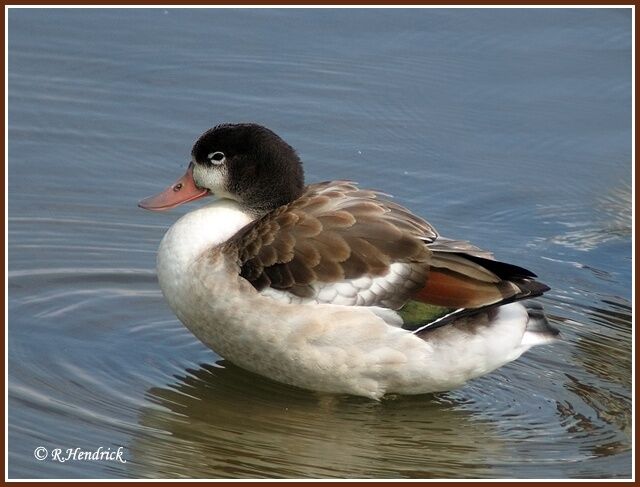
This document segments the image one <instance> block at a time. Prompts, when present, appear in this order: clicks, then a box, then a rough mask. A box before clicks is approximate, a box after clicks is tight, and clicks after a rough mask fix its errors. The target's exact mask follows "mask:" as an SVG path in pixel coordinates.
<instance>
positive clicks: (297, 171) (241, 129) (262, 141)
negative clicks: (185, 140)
mask: <svg viewBox="0 0 640 487" xmlns="http://www.w3.org/2000/svg"><path fill="white" fill-rule="evenodd" d="M303 188H304V173H303V170H302V163H301V162H300V158H299V157H298V155H297V154H296V152H295V150H294V149H293V148H292V147H291V146H290V145H289V144H287V143H286V142H285V141H284V140H282V139H281V138H280V137H278V136H277V135H276V134H275V133H273V132H272V131H271V130H269V129H267V128H265V127H262V126H260V125H257V124H253V123H242V124H224V125H218V126H216V127H214V128H212V129H209V130H207V131H206V132H205V133H204V134H202V135H201V136H200V138H199V139H198V140H197V141H196V143H195V144H194V146H193V149H192V150H191V164H190V166H189V170H188V171H187V174H185V176H184V177H183V178H182V179H180V180H178V181H177V182H176V183H175V184H174V185H173V186H171V187H170V188H168V189H167V191H165V192H164V193H162V196H163V198H164V199H163V198H159V197H160V196H161V195H158V196H157V197H152V198H147V199H146V200H144V201H143V202H141V206H142V207H144V208H148V209H158V210H159V209H168V208H172V207H174V206H177V205H178V204H181V203H184V202H186V201H192V200H194V199H197V198H200V197H202V196H206V195H208V194H212V195H215V196H218V197H219V198H229V199H233V200H236V201H238V202H239V203H240V204H241V205H243V206H245V207H246V208H247V209H248V210H250V211H252V212H254V213H258V214H260V213H266V212H268V211H271V210H273V209H275V208H278V207H279V206H282V205H285V204H287V203H290V202H291V201H293V200H295V199H296V198H298V197H299V196H300V195H301V194H302V191H303ZM183 191H184V193H183ZM181 193H182V194H181ZM183 197H184V199H182V198H183ZM154 198H155V199H154Z"/></svg>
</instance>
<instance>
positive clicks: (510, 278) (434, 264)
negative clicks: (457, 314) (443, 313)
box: [412, 239, 549, 309]
mask: <svg viewBox="0 0 640 487" xmlns="http://www.w3.org/2000/svg"><path fill="white" fill-rule="evenodd" d="M449 242H453V243H454V244H455V245H454V244H449ZM429 247H430V249H431V251H432V256H431V263H430V267H429V273H428V275H427V281H426V283H425V285H424V287H423V288H422V289H420V290H419V291H417V292H416V294H415V295H414V296H413V298H412V299H415V300H417V301H421V302H423V303H428V304H433V305H437V306H444V307H446V308H453V309H461V308H464V309H470V308H471V309H473V308H482V307H485V306H488V305H495V304H507V303H511V302H514V301H520V300H522V299H528V298H533V297H536V296H540V295H542V294H543V293H545V292H546V291H548V290H549V286H547V285H545V284H543V283H541V282H539V281H536V280H535V277H536V275H535V274H534V273H533V272H531V271H529V270H527V269H524V268H522V267H518V266H516V265H512V264H507V263H505V262H499V261H496V260H492V259H491V258H489V256H490V254H488V253H486V252H483V251H480V250H479V249H478V251H475V250H474V249H475V248H472V249H469V251H466V252H461V251H460V245H459V242H456V241H448V240H440V239H438V240H436V241H435V242H434V244H432V245H430V246H429Z"/></svg>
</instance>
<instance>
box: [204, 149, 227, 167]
mask: <svg viewBox="0 0 640 487" xmlns="http://www.w3.org/2000/svg"><path fill="white" fill-rule="evenodd" d="M207 159H209V162H211V164H215V165H216V166H218V165H220V164H222V163H223V162H224V153H223V152H220V151H216V152H212V153H210V154H207Z"/></svg>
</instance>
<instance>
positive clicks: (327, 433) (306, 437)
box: [129, 362, 503, 478]
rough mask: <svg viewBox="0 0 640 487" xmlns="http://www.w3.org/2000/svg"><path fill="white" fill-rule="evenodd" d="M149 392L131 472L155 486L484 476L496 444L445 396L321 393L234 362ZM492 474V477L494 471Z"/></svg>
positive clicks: (482, 424)
mask: <svg viewBox="0 0 640 487" xmlns="http://www.w3.org/2000/svg"><path fill="white" fill-rule="evenodd" d="M223 365H224V366H223V367H221V366H219V365H218V366H211V365H202V366H201V367H200V368H199V369H197V370H187V371H186V372H185V374H184V376H180V377H178V376H176V381H175V383H173V384H170V385H169V386H167V387H164V388H151V389H149V391H148V393H147V394H148V398H149V399H150V400H151V402H153V403H154V404H155V405H156V406H157V407H149V408H146V409H144V410H143V411H142V414H141V416H140V425H141V426H142V428H141V429H140V431H141V433H140V434H139V435H137V436H136V437H135V438H134V439H133V441H132V444H131V446H130V448H129V452H130V456H131V460H130V462H129V468H130V469H131V471H130V474H131V475H132V476H136V477H154V478H159V477H160V478H169V477H171V478H175V477H180V478H204V477H206V478H330V477H337V478H445V477H456V478H461V477H488V476H492V469H491V468H490V467H489V466H487V463H488V462H487V461H486V460H487V459H488V458H496V457H497V456H500V455H499V451H500V450H501V449H502V448H503V442H502V441H501V439H500V438H499V436H498V435H497V434H496V433H495V432H494V431H492V424H491V423H490V422H487V421H483V420H481V419H479V418H476V417H474V415H473V413H470V412H467V411H460V410H457V409H456V406H457V404H456V403H455V402H453V401H452V400H450V399H449V398H448V397H447V395H446V394H442V395H422V396H404V397H386V398H384V399H383V400H382V401H381V402H375V401H371V400H367V399H363V398H357V397H351V396H333V395H322V394H317V393H313V392H309V391H304V390H301V389H296V388H293V387H288V386H284V385H282V384H279V383H276V382H272V381H270V380H267V379H264V378H262V377H259V376H257V375H254V374H251V373H248V372H245V371H243V370H241V369H239V368H237V367H235V366H233V365H232V364H229V363H226V362H225V363H223ZM493 475H495V472H493Z"/></svg>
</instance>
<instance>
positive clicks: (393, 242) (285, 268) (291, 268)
mask: <svg viewBox="0 0 640 487" xmlns="http://www.w3.org/2000/svg"><path fill="white" fill-rule="evenodd" d="M225 245H226V248H225V253H226V254H227V255H234V256H236V261H237V265H238V266H239V270H240V275H241V276H242V277H244V278H245V279H246V280H248V281H249V282H250V283H251V284H252V285H253V286H254V287H255V288H256V289H257V290H258V291H261V292H262V293H263V294H267V295H269V296H270V297H272V298H276V299H284V300H286V301H288V302H294V301H296V302H309V301H315V302H323V303H334V304H345V305H365V306H383V307H388V308H392V309H399V308H401V307H402V306H403V305H405V304H406V303H407V302H408V301H409V300H414V301H420V302H423V303H429V304H433V305H436V306H441V307H444V308H449V309H477V308H482V307H485V306H489V305H497V304H502V303H507V302H511V301H515V300H520V299H526V298H528V297H533V296H538V295H540V294H542V293H544V292H545V291H546V290H548V287H547V286H545V285H544V284H541V283H539V282H538V281H536V280H534V279H533V278H534V277H535V275H534V274H533V273H532V272H530V271H528V270H526V269H523V268H521V267H518V266H514V265H511V264H506V263H503V262H499V261H496V260H493V256H492V254H491V253H489V252H487V251H484V250H482V249H480V248H478V247H475V246H474V245H472V244H470V243H469V242H466V241H461V240H451V239H446V238H443V237H440V236H439V235H438V233H437V232H436V230H435V229H434V228H433V227H432V226H431V225H430V224H429V223H427V222H426V221H425V220H423V219H421V218H419V217H417V216H416V215H414V214H412V213H411V212H410V211H409V210H407V209H406V208H404V207H402V206H400V205H398V204H396V203H394V202H392V201H389V200H388V199H387V198H386V197H385V195H383V194H382V193H379V192H376V191H370V190H361V189H359V188H358V187H357V186H356V185H355V184H354V183H351V182H348V181H335V182H326V183H319V184H313V185H310V186H308V187H307V190H306V191H305V193H304V194H303V196H302V197H300V198H299V199H297V200H296V201H294V202H292V203H290V204H288V205H286V206H283V207H280V208H278V209H277V210H274V211H273V212H271V213H269V214H267V215H265V216H264V217H262V218H260V219H258V220H256V221H255V222H252V223H250V224H249V225H247V226H246V227H245V228H243V229H242V230H240V231H239V232H238V233H237V234H236V235H234V236H233V237H232V238H231V239H230V241H229V242H228V243H227V244H225Z"/></svg>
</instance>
